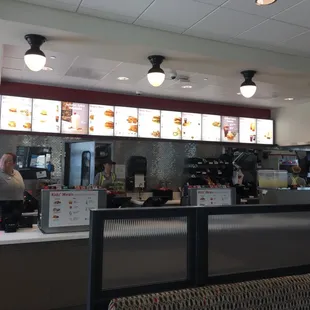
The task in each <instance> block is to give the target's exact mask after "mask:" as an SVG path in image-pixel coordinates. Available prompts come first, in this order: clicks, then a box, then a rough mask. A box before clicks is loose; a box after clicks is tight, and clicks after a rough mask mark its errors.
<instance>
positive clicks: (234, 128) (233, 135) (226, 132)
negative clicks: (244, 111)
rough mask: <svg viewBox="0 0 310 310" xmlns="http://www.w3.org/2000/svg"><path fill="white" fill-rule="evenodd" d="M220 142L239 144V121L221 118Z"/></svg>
mask: <svg viewBox="0 0 310 310" xmlns="http://www.w3.org/2000/svg"><path fill="white" fill-rule="evenodd" d="M221 126H222V142H239V119H238V117H233V116H222V124H221Z"/></svg>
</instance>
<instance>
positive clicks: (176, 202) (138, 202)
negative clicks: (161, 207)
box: [131, 199, 181, 206]
mask: <svg viewBox="0 0 310 310" xmlns="http://www.w3.org/2000/svg"><path fill="white" fill-rule="evenodd" d="M131 202H132V203H134V204H135V205H138V206H142V205H143V203H144V202H145V200H139V199H131ZM180 203H181V201H180V199H179V200H168V201H167V202H166V203H165V206H180Z"/></svg>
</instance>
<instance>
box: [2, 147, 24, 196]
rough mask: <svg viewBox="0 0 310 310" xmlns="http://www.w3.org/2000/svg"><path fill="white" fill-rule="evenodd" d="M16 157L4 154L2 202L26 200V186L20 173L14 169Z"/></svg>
mask: <svg viewBox="0 0 310 310" xmlns="http://www.w3.org/2000/svg"><path fill="white" fill-rule="evenodd" d="M15 165H16V155H15V154H12V153H6V154H4V155H3V156H2V157H1V159H0V200H2V201H6V200H19V201H23V200H24V191H25V184H24V180H23V178H22V176H21V175H20V173H19V172H18V171H17V170H15V169H14V167H15Z"/></svg>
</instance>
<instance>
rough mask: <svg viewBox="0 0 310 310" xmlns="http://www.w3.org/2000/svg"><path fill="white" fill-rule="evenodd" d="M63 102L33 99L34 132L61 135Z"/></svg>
mask: <svg viewBox="0 0 310 310" xmlns="http://www.w3.org/2000/svg"><path fill="white" fill-rule="evenodd" d="M60 116H61V101H53V100H43V99H33V113H32V131H39V132H50V133H60Z"/></svg>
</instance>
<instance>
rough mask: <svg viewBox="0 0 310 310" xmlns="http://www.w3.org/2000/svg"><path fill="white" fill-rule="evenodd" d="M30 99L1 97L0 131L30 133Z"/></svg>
mask: <svg viewBox="0 0 310 310" xmlns="http://www.w3.org/2000/svg"><path fill="white" fill-rule="evenodd" d="M31 115H32V99H30V98H23V97H12V96H2V99H1V129H4V130H18V131H31V127H32V123H31Z"/></svg>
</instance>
